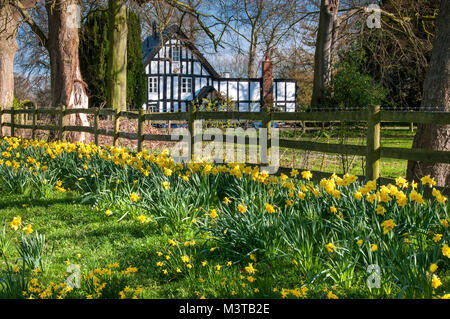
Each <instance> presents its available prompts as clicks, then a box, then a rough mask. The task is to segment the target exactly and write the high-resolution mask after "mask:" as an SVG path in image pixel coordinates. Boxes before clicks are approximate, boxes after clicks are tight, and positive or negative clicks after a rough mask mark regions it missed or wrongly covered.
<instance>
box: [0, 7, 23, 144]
mask: <svg viewBox="0 0 450 319" xmlns="http://www.w3.org/2000/svg"><path fill="white" fill-rule="evenodd" d="M19 17H20V14H19V13H18V11H17V10H16V9H15V8H14V7H13V6H11V5H9V4H7V3H4V4H0V109H10V108H11V107H12V105H13V99H14V73H13V65H14V56H15V54H16V51H17V42H16V34H17V28H18V26H19ZM10 117H11V116H10V115H9V114H4V115H2V119H1V120H2V123H3V122H9V120H10ZM9 131H10V129H9V128H8V127H3V129H2V132H1V134H2V135H8V133H9Z"/></svg>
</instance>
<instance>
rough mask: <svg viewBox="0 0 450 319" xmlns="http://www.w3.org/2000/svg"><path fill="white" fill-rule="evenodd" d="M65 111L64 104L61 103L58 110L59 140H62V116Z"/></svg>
mask: <svg viewBox="0 0 450 319" xmlns="http://www.w3.org/2000/svg"><path fill="white" fill-rule="evenodd" d="M65 113H66V106H65V105H61V110H60V112H59V140H60V141H62V140H63V135H64V116H65Z"/></svg>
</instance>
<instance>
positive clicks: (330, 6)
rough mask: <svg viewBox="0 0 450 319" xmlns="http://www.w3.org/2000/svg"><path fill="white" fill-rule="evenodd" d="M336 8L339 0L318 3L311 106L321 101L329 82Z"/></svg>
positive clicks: (335, 33) (334, 39) (335, 32)
mask: <svg viewBox="0 0 450 319" xmlns="http://www.w3.org/2000/svg"><path fill="white" fill-rule="evenodd" d="M338 8H339V0H322V2H321V5H320V16H319V28H318V30H317V39H316V52H315V54H314V80H313V93H312V98H311V106H317V105H320V104H321V103H322V102H323V94H324V93H325V90H326V89H327V88H328V86H329V84H330V80H331V68H332V55H333V47H334V46H335V41H336V38H337V30H336V27H337V25H338V23H337V22H338V21H337V19H338V16H337V12H338Z"/></svg>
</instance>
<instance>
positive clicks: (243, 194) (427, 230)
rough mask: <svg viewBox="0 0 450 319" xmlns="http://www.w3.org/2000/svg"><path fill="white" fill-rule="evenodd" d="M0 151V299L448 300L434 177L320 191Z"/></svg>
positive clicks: (333, 183) (73, 149) (236, 169)
mask: <svg viewBox="0 0 450 319" xmlns="http://www.w3.org/2000/svg"><path fill="white" fill-rule="evenodd" d="M0 151H1V152H0V154H1V156H2V159H0V161H1V162H0V179H1V183H0V189H1V192H0V260H1V263H0V298H28V297H33V298H133V297H136V298H196V299H198V298H202V297H204V298H284V297H287V298H304V297H308V298H335V297H339V298H402V297H404V296H407V297H409V298H431V297H432V296H433V294H435V295H436V296H439V297H442V296H446V297H448V296H450V295H449V294H448V293H447V291H448V287H449V284H450V276H449V267H448V266H449V261H450V259H449V258H450V257H449V256H450V251H449V248H448V238H449V232H448V230H449V227H448V223H449V221H450V218H449V216H448V212H449V210H448V208H449V204H448V201H447V198H446V197H444V196H442V195H441V194H440V193H439V191H437V190H434V191H433V196H432V198H430V199H426V200H424V199H423V197H422V195H423V193H424V190H425V189H428V190H430V189H431V188H430V186H431V185H432V184H433V182H434V181H433V180H432V179H431V178H424V179H423V180H422V181H420V182H419V183H418V185H416V186H413V185H411V184H408V185H406V181H403V182H402V181H398V182H397V183H396V185H397V186H394V185H390V186H388V187H384V188H383V187H381V186H379V187H378V188H377V185H376V183H374V182H367V183H366V184H363V183H362V182H361V181H357V178H356V176H352V175H346V176H343V177H342V178H341V177H338V176H333V177H330V178H329V179H323V180H321V181H320V183H318V180H316V179H314V177H313V180H311V181H309V179H310V177H311V176H310V175H309V174H308V172H295V171H292V172H291V173H290V174H289V175H290V176H286V175H284V176H280V177H275V176H270V175H269V174H267V172H264V171H262V172H260V171H259V170H258V169H257V168H252V167H245V168H244V167H242V166H235V165H230V166H227V165H219V166H214V165H211V164H210V163H208V162H201V163H198V162H190V163H189V164H187V165H182V164H176V163H174V162H173V161H172V158H170V157H169V156H168V155H167V154H165V153H162V154H159V155H158V156H153V155H150V154H148V153H145V152H142V153H139V154H130V153H128V152H127V151H126V150H124V149H119V148H110V147H108V148H104V149H102V148H97V147H95V146H92V145H79V144H70V143H66V142H57V143H45V142H40V141H29V140H21V139H17V138H11V139H7V138H6V139H4V140H3V141H1V142H0ZM413 187H416V188H417V192H416V190H414V189H413ZM377 192H379V193H380V194H377ZM38 234H39V236H38ZM43 235H45V240H44V238H43V237H42V236H43ZM40 236H41V237H40ZM374 264H375V265H379V267H380V271H381V275H382V277H383V281H382V283H381V286H380V288H377V289H371V288H369V287H368V286H367V284H366V279H367V277H368V274H367V267H368V265H374ZM430 267H437V268H436V269H434V268H433V270H430ZM430 271H431V272H430ZM77 274H79V275H80V276H78V275H77ZM74 276H75V277H74ZM437 276H438V277H437ZM74 278H80V285H79V287H78V285H77V287H76V288H74V289H72V288H71V287H69V286H67V285H68V283H70V282H72V281H70V279H74Z"/></svg>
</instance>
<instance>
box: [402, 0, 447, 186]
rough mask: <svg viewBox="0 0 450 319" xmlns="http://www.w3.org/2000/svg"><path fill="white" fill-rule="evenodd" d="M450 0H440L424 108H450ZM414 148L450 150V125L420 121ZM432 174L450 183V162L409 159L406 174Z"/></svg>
mask: <svg viewBox="0 0 450 319" xmlns="http://www.w3.org/2000/svg"><path fill="white" fill-rule="evenodd" d="M449 21H450V1H441V7H440V10H439V15H438V17H437V19H436V37H435V39H434V44H433V51H432V55H431V61H430V68H429V69H428V71H427V73H426V76H425V82H424V85H423V100H422V104H421V108H422V109H423V110H425V109H426V108H439V109H440V111H443V112H449V111H450V24H449V23H448V22H449ZM412 147H413V148H417V149H426V150H439V151H450V125H434V124H418V126H417V133H416V136H415V137H414V142H413V146H412ZM428 174H429V175H431V177H433V178H434V179H435V180H436V183H437V185H440V186H449V185H450V164H442V163H422V162H414V161H408V170H407V178H408V179H409V180H416V181H417V180H419V179H420V178H422V177H423V176H425V175H428Z"/></svg>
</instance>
